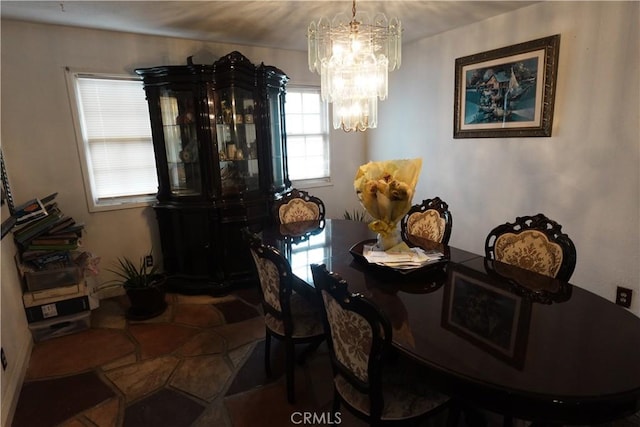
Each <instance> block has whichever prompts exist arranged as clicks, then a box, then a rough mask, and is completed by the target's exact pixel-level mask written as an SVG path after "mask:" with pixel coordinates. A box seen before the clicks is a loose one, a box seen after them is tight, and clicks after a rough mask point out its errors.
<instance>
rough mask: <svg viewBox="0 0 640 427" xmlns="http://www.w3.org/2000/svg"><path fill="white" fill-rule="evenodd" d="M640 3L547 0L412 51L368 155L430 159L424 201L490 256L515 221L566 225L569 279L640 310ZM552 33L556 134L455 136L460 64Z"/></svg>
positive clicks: (459, 237)
mask: <svg viewBox="0 0 640 427" xmlns="http://www.w3.org/2000/svg"><path fill="white" fill-rule="evenodd" d="M639 8H640V3H638V2H544V3H539V4H536V5H533V6H529V7H527V8H523V9H519V10H517V11H515V12H512V13H508V14H505V15H502V16H498V17H495V18H492V19H489V20H486V21H483V22H480V23H476V24H473V25H470V26H467V27H464V28H460V29H457V30H454V31H449V32H446V33H443V34H440V35H437V36H435V37H431V38H428V39H423V40H420V41H418V42H416V43H413V44H410V45H406V46H404V48H403V49H404V50H403V64H402V67H401V68H400V70H398V71H395V72H393V73H392V74H391V75H390V88H389V94H390V97H389V100H388V101H385V102H382V103H381V104H380V117H381V119H380V124H379V128H378V129H377V130H374V131H372V132H370V134H369V139H368V148H369V150H370V151H369V155H370V157H371V158H372V159H374V160H382V159H390V158H397V157H422V158H423V170H422V174H421V177H420V181H419V184H418V189H417V195H416V199H419V200H421V199H422V198H427V197H433V196H440V197H442V198H443V199H444V200H446V201H447V202H448V203H449V206H450V209H451V211H452V214H453V219H454V220H453V232H452V237H451V244H453V245H454V246H458V247H461V248H464V249H467V250H470V251H473V252H477V253H483V252H484V241H485V237H486V235H487V233H488V232H489V231H490V230H491V229H492V228H493V227H494V226H496V225H498V224H501V223H504V222H507V221H513V220H515V218H516V216H521V215H533V214H536V213H538V212H542V213H544V214H546V215H547V216H548V217H550V218H552V219H554V220H556V221H558V222H559V223H560V224H562V225H563V230H564V231H565V232H566V233H568V234H569V236H570V237H571V238H572V240H573V241H574V243H575V245H576V247H577V254H578V261H577V266H576V271H575V273H574V275H573V277H572V282H573V283H575V284H578V285H580V286H581V287H584V288H586V289H588V290H590V291H592V292H594V293H596V294H599V295H601V296H603V297H605V298H607V299H610V300H614V299H615V289H616V287H617V286H618V285H621V286H624V287H627V288H631V289H633V290H634V294H633V296H634V298H633V303H632V307H631V310H632V311H633V313H635V314H636V315H640V272H639V268H640V267H639V264H640V263H639V262H638V260H639V259H640V222H639V217H640V212H639V208H640V201H639V199H640V177H639V166H640V139H639V130H640V126H639V95H640V89H639V76H640V66H639V52H640V51H639V46H638V44H639V35H638V22H639V18H640V14H639ZM554 34H560V35H561V40H560V58H559V70H558V73H559V75H558V84H557V95H556V102H555V116H554V125H553V134H552V135H553V136H552V137H550V138H503V139H497V138H491V139H453V92H454V64H455V59H456V58H459V57H462V56H466V55H471V54H475V53H479V52H483V51H486V50H491V49H495V48H499V47H504V46H508V45H511V44H515V43H520V42H525V41H528V40H534V39H537V38H541V37H546V36H550V35H554ZM398 147H401V148H400V149H398ZM416 199H414V201H415V200H416ZM419 200H418V201H419Z"/></svg>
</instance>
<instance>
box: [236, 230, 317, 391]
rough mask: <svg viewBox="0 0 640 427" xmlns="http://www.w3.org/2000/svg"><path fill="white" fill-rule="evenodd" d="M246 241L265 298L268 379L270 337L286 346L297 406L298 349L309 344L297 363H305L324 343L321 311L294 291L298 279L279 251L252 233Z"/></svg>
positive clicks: (287, 368) (289, 387) (289, 384)
mask: <svg viewBox="0 0 640 427" xmlns="http://www.w3.org/2000/svg"><path fill="white" fill-rule="evenodd" d="M245 238H246V240H248V243H249V249H250V251H251V255H252V257H253V260H254V262H255V266H256V269H257V272H258V281H259V283H260V290H261V295H262V307H263V310H264V322H265V349H264V351H265V356H264V364H265V371H266V373H267V376H268V377H271V376H272V373H271V360H270V359H271V337H275V338H276V339H279V340H281V341H283V342H284V345H285V365H286V366H285V371H286V381H287V400H288V401H289V403H295V389H294V384H295V381H294V375H295V363H296V360H295V359H296V358H295V346H296V345H297V344H304V343H310V346H309V347H308V348H307V349H305V351H303V352H302V353H301V355H300V357H299V359H298V361H299V362H300V363H303V362H304V358H305V356H306V355H307V354H308V353H309V352H310V351H312V350H314V349H315V348H317V347H318V346H319V345H320V343H322V341H324V337H325V335H324V329H323V325H322V317H321V310H322V307H321V306H320V304H314V303H313V301H311V300H310V299H308V298H305V297H303V296H302V294H300V293H298V292H296V291H295V290H294V283H293V281H294V277H295V276H294V275H293V274H292V272H291V265H290V264H289V262H288V261H287V260H286V259H285V258H284V257H283V256H282V254H281V253H280V252H279V251H278V250H277V249H275V248H273V247H271V246H267V245H265V244H263V243H262V241H261V240H260V238H259V237H258V236H257V235H255V234H251V233H250V232H247V231H245Z"/></svg>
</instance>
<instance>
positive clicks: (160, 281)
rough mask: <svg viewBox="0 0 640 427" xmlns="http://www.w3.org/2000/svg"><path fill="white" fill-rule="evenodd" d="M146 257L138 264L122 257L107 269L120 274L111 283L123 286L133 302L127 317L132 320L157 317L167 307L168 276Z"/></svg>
mask: <svg viewBox="0 0 640 427" xmlns="http://www.w3.org/2000/svg"><path fill="white" fill-rule="evenodd" d="M145 258H146V257H141V258H140V262H139V263H138V264H136V263H134V262H133V261H132V260H131V259H129V258H127V257H121V258H118V262H117V266H116V267H115V268H113V269H108V270H107V271H110V272H112V273H114V274H115V275H116V276H118V279H115V280H113V281H112V282H111V283H113V284H114V285H117V286H122V287H123V288H124V290H125V291H126V293H127V297H129V302H130V303H131V307H129V310H128V311H127V318H128V319H132V320H144V319H150V318H152V317H156V316H158V315H160V314H162V313H163V312H164V310H165V309H166V308H167V302H166V300H165V294H166V277H165V276H164V275H163V274H162V273H160V272H159V270H158V267H157V266H155V265H153V266H150V267H149V266H147V263H146V262H145Z"/></svg>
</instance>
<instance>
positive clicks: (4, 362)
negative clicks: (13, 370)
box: [0, 348, 8, 371]
mask: <svg viewBox="0 0 640 427" xmlns="http://www.w3.org/2000/svg"><path fill="white" fill-rule="evenodd" d="M0 359H1V360H2V370H3V371H6V370H7V365H8V363H7V356H5V355H4V348H0Z"/></svg>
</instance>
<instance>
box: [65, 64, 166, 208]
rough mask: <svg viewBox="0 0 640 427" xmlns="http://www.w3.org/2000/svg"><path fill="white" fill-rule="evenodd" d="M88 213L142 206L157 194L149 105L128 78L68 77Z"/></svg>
mask: <svg viewBox="0 0 640 427" xmlns="http://www.w3.org/2000/svg"><path fill="white" fill-rule="evenodd" d="M67 79H68V82H69V88H70V95H71V99H75V103H73V102H72V104H75V105H73V106H72V110H73V112H74V116H75V119H76V123H77V126H76V134H77V136H76V138H77V140H78V148H79V151H80V153H81V156H80V157H81V159H82V169H83V175H84V180H85V188H86V190H87V194H88V195H90V199H91V200H89V210H90V211H98V210H106V209H116V208H123V207H134V206H140V205H141V204H146V203H148V202H149V201H151V200H153V199H154V196H155V193H156V192H157V191H158V178H157V175H156V164H155V157H154V154H153V143H152V139H151V124H150V123H151V122H150V119H149V107H148V105H147V101H146V98H145V93H144V89H143V86H142V82H141V81H140V80H139V79H138V78H135V77H131V76H107V75H97V74H82V73H74V72H71V71H69V72H68V73H67Z"/></svg>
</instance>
